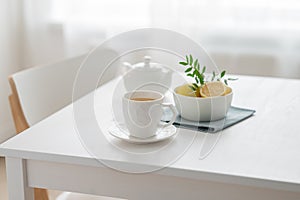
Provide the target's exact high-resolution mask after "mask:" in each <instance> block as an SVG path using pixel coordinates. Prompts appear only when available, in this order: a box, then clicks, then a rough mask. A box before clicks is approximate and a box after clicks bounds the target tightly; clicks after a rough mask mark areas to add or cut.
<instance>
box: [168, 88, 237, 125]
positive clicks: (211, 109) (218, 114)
mask: <svg viewBox="0 0 300 200" xmlns="http://www.w3.org/2000/svg"><path fill="white" fill-rule="evenodd" d="M177 88H178V87H177ZM177 88H175V90H174V91H175V92H174V93H173V96H174V101H175V105H176V108H177V111H178V112H179V114H180V115H181V117H182V118H184V119H187V120H191V121H216V120H220V119H223V118H224V117H225V116H226V114H227V111H228V109H229V108H230V106H231V102H232V96H233V94H232V92H230V93H229V94H227V95H225V96H218V97H208V98H200V97H190V96H184V95H181V94H178V93H177Z"/></svg>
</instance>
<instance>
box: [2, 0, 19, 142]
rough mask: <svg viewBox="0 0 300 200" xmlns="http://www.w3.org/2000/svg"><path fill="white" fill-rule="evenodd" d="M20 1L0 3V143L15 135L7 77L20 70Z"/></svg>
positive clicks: (3, 0) (12, 0)
mask: <svg viewBox="0 0 300 200" xmlns="http://www.w3.org/2000/svg"><path fill="white" fill-rule="evenodd" d="M20 3H21V1H20V0H1V1H0V27H1V31H0V143H1V142H2V141H4V140H5V139H7V138H9V137H11V136H13V135H14V134H15V129H14V125H13V121H12V117H11V113H10V109H9V102H8V95H9V94H10V89H9V85H8V81H7V77H8V76H9V75H10V74H12V73H14V72H16V71H18V70H20V67H19V66H20V49H21V48H22V43H21V34H22V33H21V32H20V31H21V30H20V29H21V24H20V22H21V20H20V16H21V9H20Z"/></svg>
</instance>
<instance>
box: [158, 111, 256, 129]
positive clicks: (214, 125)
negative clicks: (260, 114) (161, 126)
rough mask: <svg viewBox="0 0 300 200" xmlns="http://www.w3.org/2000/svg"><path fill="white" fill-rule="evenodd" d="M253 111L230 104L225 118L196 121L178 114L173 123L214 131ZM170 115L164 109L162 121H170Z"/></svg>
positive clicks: (249, 114)
mask: <svg viewBox="0 0 300 200" xmlns="http://www.w3.org/2000/svg"><path fill="white" fill-rule="evenodd" d="M254 113H255V110H251V109H245V108H238V107H233V106H232V107H230V108H229V110H228V112H227V115H226V118H224V119H221V120H217V121H211V122H210V121H208V122H197V121H189V120H186V119H183V118H181V117H180V115H178V116H177V118H176V120H175V122H174V123H173V125H175V126H176V127H180V128H187V129H192V130H198V131H203V132H210V133H215V132H218V131H221V130H223V129H225V128H228V127H230V126H232V125H234V124H237V123H239V122H241V121H243V120H245V119H247V118H249V117H251V116H252V115H253V114H254ZM171 117H172V113H171V111H170V110H165V111H164V116H163V118H162V121H165V122H168V121H170V119H171Z"/></svg>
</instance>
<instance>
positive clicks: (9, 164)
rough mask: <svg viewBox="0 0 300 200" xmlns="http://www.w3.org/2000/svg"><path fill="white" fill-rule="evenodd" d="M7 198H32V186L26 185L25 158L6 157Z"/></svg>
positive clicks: (18, 199) (32, 199) (22, 199)
mask: <svg viewBox="0 0 300 200" xmlns="http://www.w3.org/2000/svg"><path fill="white" fill-rule="evenodd" d="M5 162H6V172H7V187H8V198H9V200H34V192H33V188H30V187H28V185H27V175H26V165H25V160H23V159H20V158H11V157H6V159H5Z"/></svg>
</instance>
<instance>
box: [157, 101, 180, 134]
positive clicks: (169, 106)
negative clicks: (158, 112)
mask: <svg viewBox="0 0 300 200" xmlns="http://www.w3.org/2000/svg"><path fill="white" fill-rule="evenodd" d="M161 106H162V107H168V108H170V109H171V111H172V113H173V116H172V119H171V120H170V121H169V122H168V123H166V124H161V125H160V126H161V127H162V128H165V127H167V126H171V125H172V124H173V123H174V122H175V120H176V116H177V110H176V108H175V106H173V104H171V103H162V104H161Z"/></svg>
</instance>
